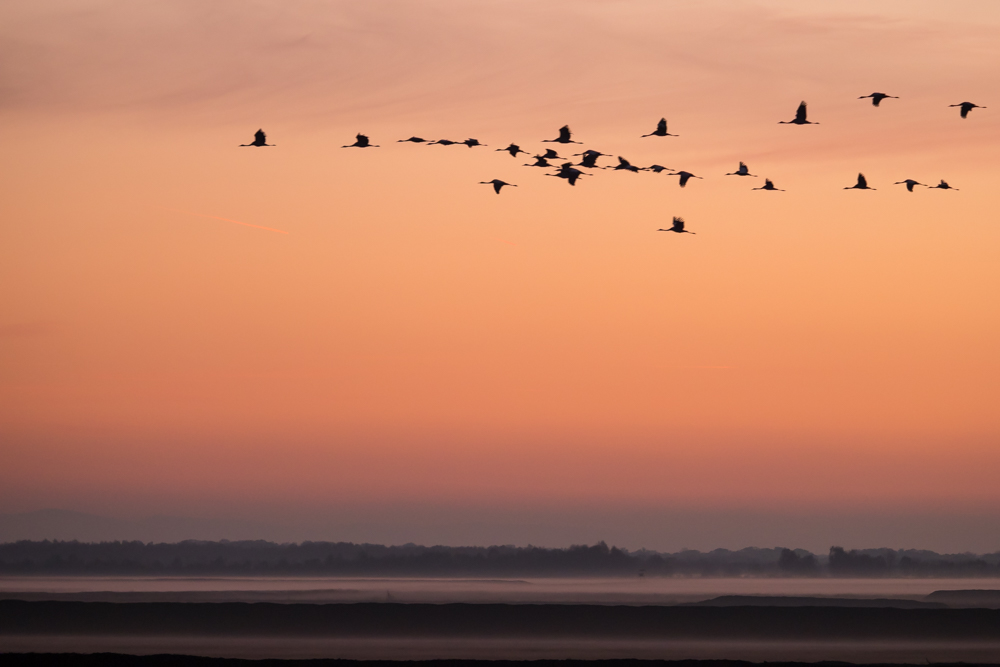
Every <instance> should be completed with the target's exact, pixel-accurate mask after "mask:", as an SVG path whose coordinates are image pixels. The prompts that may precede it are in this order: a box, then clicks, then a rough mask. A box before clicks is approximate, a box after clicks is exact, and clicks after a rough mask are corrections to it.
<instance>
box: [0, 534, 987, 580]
mask: <svg viewBox="0 0 1000 667" xmlns="http://www.w3.org/2000/svg"><path fill="white" fill-rule="evenodd" d="M0 574H6V575H27V576H30V575H220V576H226V575H229V576H246V575H251V576H272V575H274V576H296V575H298V576H314V575H326V576H442V577H452V576H477V577H478V576H499V577H519V576H525V577H527V576H539V577H541V576H555V577H559V576H607V577H638V576H702V577H726V576H730V577H731V576H762V577H764V576H786V577H796V576H798V577H810V576H811V577H827V576H832V577H1000V553H995V554H988V555H975V554H948V555H941V554H937V553H934V552H931V551H917V550H893V549H864V550H856V549H852V550H850V551H847V550H845V549H843V548H841V547H832V548H831V549H830V551H829V553H828V554H825V555H821V556H818V555H816V554H813V553H811V552H809V551H806V550H804V549H794V550H793V549H786V548H774V549H758V548H747V549H741V550H738V551H731V550H728V549H716V550H714V551H708V552H702V551H694V550H684V551H680V552H676V553H660V552H656V551H649V550H645V549H642V550H638V551H628V550H626V549H620V548H618V547H609V546H608V545H607V544H605V543H604V542H599V543H598V544H594V545H577V546H571V547H569V548H565V549H546V548H542V547H534V546H527V547H515V546H492V547H446V546H432V547H425V546H418V545H414V544H405V545H402V546H384V545H379V544H354V543H350V542H302V543H297V544H277V543H274V542H266V541H262V540H257V541H232V542H231V541H226V540H222V541H219V542H208V541H195V540H189V541H184V542H177V543H153V542H149V543H144V542H140V541H134V542H98V543H90V542H76V541H71V542H70V541H49V540H44V541H20V542H10V543H6V544H0Z"/></svg>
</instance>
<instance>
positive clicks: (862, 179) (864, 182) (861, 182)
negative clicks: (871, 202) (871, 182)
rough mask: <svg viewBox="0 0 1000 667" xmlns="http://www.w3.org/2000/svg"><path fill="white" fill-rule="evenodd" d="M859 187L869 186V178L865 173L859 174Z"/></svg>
mask: <svg viewBox="0 0 1000 667" xmlns="http://www.w3.org/2000/svg"><path fill="white" fill-rule="evenodd" d="M857 187H859V188H867V187H868V179H866V178H865V175H864V174H858V185H857Z"/></svg>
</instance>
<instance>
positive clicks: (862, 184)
mask: <svg viewBox="0 0 1000 667" xmlns="http://www.w3.org/2000/svg"><path fill="white" fill-rule="evenodd" d="M844 189H845V190H874V189H875V188H870V187H868V179H866V178H865V175H864V174H858V182H857V183H855V184H854V185H852V186H851V187H849V188H844Z"/></svg>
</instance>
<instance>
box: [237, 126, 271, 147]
mask: <svg viewBox="0 0 1000 667" xmlns="http://www.w3.org/2000/svg"><path fill="white" fill-rule="evenodd" d="M240 146H257V147H258V148H260V147H261V146H274V144H269V143H267V135H266V134H264V130H257V131H256V132H254V133H253V141H252V142H250V143H249V144H240Z"/></svg>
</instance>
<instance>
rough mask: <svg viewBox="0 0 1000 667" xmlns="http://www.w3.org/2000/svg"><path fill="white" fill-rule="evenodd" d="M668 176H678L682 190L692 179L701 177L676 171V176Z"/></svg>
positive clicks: (688, 172)
mask: <svg viewBox="0 0 1000 667" xmlns="http://www.w3.org/2000/svg"><path fill="white" fill-rule="evenodd" d="M670 175H671V176H680V177H681V181H680V183H681V187H682V188H683V187H684V186H685V185H687V184H688V181H690V180H691V179H692V178H701V176H695V175H694V174H692V173H691V172H690V171H678V172H677V173H676V174H670Z"/></svg>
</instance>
